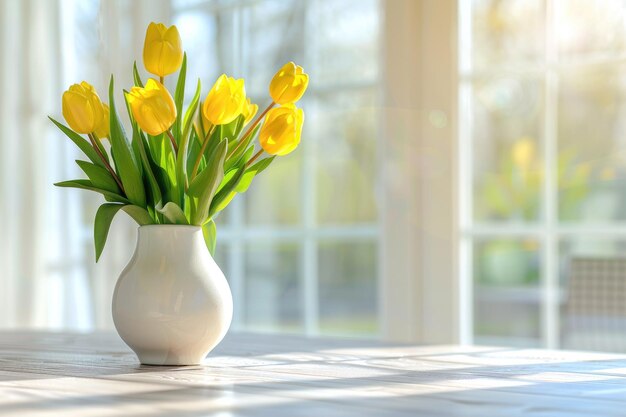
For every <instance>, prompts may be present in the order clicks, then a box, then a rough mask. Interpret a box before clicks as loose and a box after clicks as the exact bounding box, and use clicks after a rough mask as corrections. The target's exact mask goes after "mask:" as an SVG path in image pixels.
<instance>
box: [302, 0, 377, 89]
mask: <svg viewBox="0 0 626 417" xmlns="http://www.w3.org/2000/svg"><path fill="white" fill-rule="evenodd" d="M318 6H319V7H318V13H317V15H315V14H312V17H314V20H313V19H312V20H313V21H312V22H311V25H312V26H313V27H315V31H314V33H313V34H314V36H312V38H313V39H311V41H313V42H315V43H316V44H317V45H319V51H318V61H317V62H316V65H314V66H313V68H312V70H311V79H314V80H316V82H317V83H320V84H322V83H332V84H335V83H340V82H355V81H361V80H375V79H376V78H377V76H378V73H379V53H378V47H379V45H378V39H379V30H380V22H379V19H380V13H379V5H378V0H343V1H323V2H318Z"/></svg>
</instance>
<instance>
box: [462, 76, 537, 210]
mask: <svg viewBox="0 0 626 417" xmlns="http://www.w3.org/2000/svg"><path fill="white" fill-rule="evenodd" d="M472 104H473V106H472V110H473V118H472V123H473V136H472V149H473V167H474V218H475V219H476V220H477V221H514V222H522V221H531V220H537V219H538V218H539V215H540V204H541V201H540V196H541V184H542V180H543V179H542V173H541V172H542V171H541V164H542V156H541V151H540V149H541V139H540V138H541V132H542V117H543V116H542V113H543V83H542V82H540V81H537V80H534V79H520V78H508V77H497V78H493V79H490V80H489V81H480V82H477V83H476V84H475V85H474V88H473V103H472Z"/></svg>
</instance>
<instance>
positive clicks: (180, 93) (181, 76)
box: [172, 53, 187, 145]
mask: <svg viewBox="0 0 626 417" xmlns="http://www.w3.org/2000/svg"><path fill="white" fill-rule="evenodd" d="M186 78H187V54H186V53H185V54H183V63H182V65H181V67H180V72H179V73H178V81H177V82H176V91H175V92H174V104H175V105H176V121H174V126H173V128H172V131H173V132H174V137H175V138H176V140H177V143H176V145H178V143H180V139H181V138H180V137H181V136H182V134H183V132H182V124H183V122H182V120H183V100H184V99H185V80H186Z"/></svg>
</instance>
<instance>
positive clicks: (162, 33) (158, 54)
mask: <svg viewBox="0 0 626 417" xmlns="http://www.w3.org/2000/svg"><path fill="white" fill-rule="evenodd" d="M182 63H183V44H182V41H181V40H180V34H179V33H178V29H177V28H176V26H174V25H172V26H170V27H169V28H168V27H167V26H165V25H164V24H163V23H154V22H152V23H150V25H148V29H147V30H146V39H145V41H144V44H143V64H144V66H145V67H146V70H148V72H150V73H152V74H155V75H158V76H159V77H165V76H166V75H168V74H171V73H173V72H176V71H178V69H179V68H180V66H181V65H182Z"/></svg>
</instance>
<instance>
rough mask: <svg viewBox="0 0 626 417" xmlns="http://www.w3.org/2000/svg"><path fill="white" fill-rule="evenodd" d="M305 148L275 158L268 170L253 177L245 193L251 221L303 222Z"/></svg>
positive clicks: (257, 222) (281, 223)
mask: <svg viewBox="0 0 626 417" xmlns="http://www.w3.org/2000/svg"><path fill="white" fill-rule="evenodd" d="M301 159H302V147H300V148H299V149H296V150H295V151H294V152H293V153H291V154H289V155H287V156H285V157H280V158H276V160H274V162H272V165H271V166H270V168H269V169H266V170H265V171H263V172H262V173H261V174H259V176H257V177H255V178H254V181H253V183H252V186H251V187H250V188H249V189H248V191H246V193H245V194H244V195H242V196H238V198H243V199H244V201H245V204H246V219H247V223H249V224H262V225H267V224H273V225H279V226H287V225H294V224H297V223H298V222H299V221H300V211H301V209H300V207H301V203H300V190H301V187H300V184H301V180H300V177H301Z"/></svg>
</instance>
